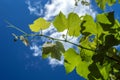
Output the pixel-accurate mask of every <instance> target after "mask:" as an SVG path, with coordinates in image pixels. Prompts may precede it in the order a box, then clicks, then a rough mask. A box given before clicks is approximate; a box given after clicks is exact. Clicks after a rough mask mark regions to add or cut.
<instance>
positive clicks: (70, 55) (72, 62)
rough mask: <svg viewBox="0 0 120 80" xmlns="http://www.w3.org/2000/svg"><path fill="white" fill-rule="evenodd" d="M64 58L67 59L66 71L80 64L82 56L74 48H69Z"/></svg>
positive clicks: (70, 70)
mask: <svg viewBox="0 0 120 80" xmlns="http://www.w3.org/2000/svg"><path fill="white" fill-rule="evenodd" d="M64 58H65V60H66V61H67V62H65V64H64V66H65V69H66V73H70V72H72V71H73V70H74V68H75V67H76V66H77V65H78V64H79V61H80V56H79V55H78V54H77V53H76V52H75V50H74V49H72V48H70V49H68V50H67V51H66V52H65V54H64Z"/></svg>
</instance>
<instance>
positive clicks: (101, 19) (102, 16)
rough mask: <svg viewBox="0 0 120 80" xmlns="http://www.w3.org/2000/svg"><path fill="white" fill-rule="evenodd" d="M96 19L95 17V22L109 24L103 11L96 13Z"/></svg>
mask: <svg viewBox="0 0 120 80" xmlns="http://www.w3.org/2000/svg"><path fill="white" fill-rule="evenodd" d="M96 19H97V22H100V23H104V24H111V22H110V21H109V19H108V17H107V16H106V14H104V13H103V14H98V15H97V18H96Z"/></svg>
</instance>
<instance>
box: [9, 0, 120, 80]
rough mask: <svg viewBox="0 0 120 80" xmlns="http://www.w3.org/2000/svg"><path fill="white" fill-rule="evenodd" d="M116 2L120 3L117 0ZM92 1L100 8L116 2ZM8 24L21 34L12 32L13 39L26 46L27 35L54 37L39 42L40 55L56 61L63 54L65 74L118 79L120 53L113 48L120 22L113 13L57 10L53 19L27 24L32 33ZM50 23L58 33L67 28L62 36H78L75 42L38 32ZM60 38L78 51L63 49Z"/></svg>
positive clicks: (118, 38)
mask: <svg viewBox="0 0 120 80" xmlns="http://www.w3.org/2000/svg"><path fill="white" fill-rule="evenodd" d="M75 1H76V3H75V5H76V6H77V3H78V2H79V1H81V2H82V4H83V5H86V6H88V5H90V3H88V2H87V1H86V0H75ZM118 2H119V3H120V0H118ZM96 3H97V5H98V6H99V7H100V8H101V9H103V10H104V9H105V8H106V4H108V5H109V6H112V5H113V4H115V3H117V1H116V0H96ZM7 23H8V22H7ZM8 24H9V27H11V28H15V29H17V30H19V31H20V32H22V33H23V35H20V36H17V35H16V34H13V36H14V37H15V41H17V40H18V39H20V40H21V41H22V42H23V43H24V44H25V45H26V46H28V45H29V40H28V37H32V36H40V37H41V36H42V37H45V38H48V39H51V40H54V41H55V42H54V43H50V42H46V43H45V44H44V45H43V47H42V57H43V58H47V57H48V56H51V57H52V58H55V59H58V60H60V59H61V56H64V67H65V70H66V73H70V72H72V71H73V70H74V69H75V70H76V72H77V74H78V75H80V76H82V77H84V78H85V79H88V80H119V79H120V52H119V50H117V49H116V47H115V46H118V45H119V44H120V22H119V21H118V20H117V19H115V18H114V12H108V13H101V14H97V15H96V19H93V17H92V16H91V15H87V14H86V15H85V16H82V17H79V16H78V14H76V13H74V12H71V13H69V14H68V17H66V16H65V15H64V14H63V13H62V12H60V13H59V14H58V15H57V16H56V17H55V19H54V20H53V22H49V21H47V20H45V19H43V18H38V19H36V20H35V21H34V22H33V24H30V25H29V28H30V30H31V31H32V32H33V33H32V34H28V33H26V32H24V31H23V30H21V29H19V28H17V27H15V26H13V25H12V24H10V23H8ZM50 24H53V25H54V27H55V28H56V29H57V31H58V32H62V31H64V30H68V32H67V34H66V35H65V36H67V35H69V36H75V37H79V36H81V39H80V41H79V44H75V43H73V42H70V41H69V40H67V38H65V39H64V40H63V39H57V38H53V37H50V36H47V35H45V34H42V30H44V29H47V28H49V26H50ZM40 31H41V33H40V34H36V32H40ZM34 33H35V34H34ZM61 41H62V42H67V43H70V44H73V45H75V46H77V47H78V49H79V51H80V52H79V53H77V52H76V51H75V49H73V48H70V49H68V50H65V49H64V46H63V44H62V43H61Z"/></svg>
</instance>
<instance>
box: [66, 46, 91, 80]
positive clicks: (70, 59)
mask: <svg viewBox="0 0 120 80" xmlns="http://www.w3.org/2000/svg"><path fill="white" fill-rule="evenodd" d="M64 58H65V61H66V62H65V63H64V66H65V70H66V73H70V72H72V71H73V70H74V69H75V68H76V72H77V73H78V74H79V75H80V76H82V77H84V78H87V76H88V74H89V73H90V72H89V70H88V66H89V65H90V64H91V63H90V62H85V61H82V59H81V57H80V55H79V54H78V53H76V52H75V50H74V49H72V48H70V49H68V50H67V51H66V52H65V54H64Z"/></svg>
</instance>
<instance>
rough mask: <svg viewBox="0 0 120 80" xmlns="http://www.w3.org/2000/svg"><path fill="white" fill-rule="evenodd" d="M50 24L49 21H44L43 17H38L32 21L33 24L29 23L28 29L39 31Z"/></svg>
mask: <svg viewBox="0 0 120 80" xmlns="http://www.w3.org/2000/svg"><path fill="white" fill-rule="evenodd" d="M49 26H50V22H48V21H46V20H45V19H43V18H38V19H36V20H35V21H34V23H33V24H30V25H29V27H30V30H31V31H33V32H39V31H40V30H44V29H46V28H48V27H49Z"/></svg>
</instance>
